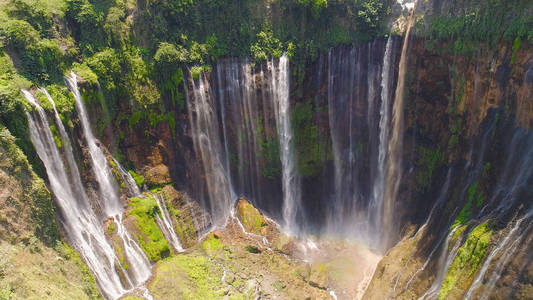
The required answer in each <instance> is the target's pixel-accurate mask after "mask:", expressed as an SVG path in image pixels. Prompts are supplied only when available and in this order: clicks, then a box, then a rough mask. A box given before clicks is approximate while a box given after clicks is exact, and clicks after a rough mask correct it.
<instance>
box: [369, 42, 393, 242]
mask: <svg viewBox="0 0 533 300" xmlns="http://www.w3.org/2000/svg"><path fill="white" fill-rule="evenodd" d="M391 48H392V37H390V36H389V38H388V39H387V45H386V46H385V54H384V55H383V68H382V73H381V107H380V110H379V115H380V118H379V149H378V161H377V175H376V178H375V179H374V188H373V190H372V202H371V204H370V207H371V209H369V213H370V214H371V215H370V219H371V222H372V224H373V226H375V228H376V232H378V233H382V230H383V229H382V227H381V225H382V224H381V216H382V212H383V201H384V192H385V166H386V162H387V145H388V141H389V116H390V112H389V110H390V97H391V95H390V82H391V78H390V69H391V65H392V64H391V60H392V55H391V51H392V49H391Z"/></svg>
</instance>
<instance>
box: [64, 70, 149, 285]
mask: <svg viewBox="0 0 533 300" xmlns="http://www.w3.org/2000/svg"><path fill="white" fill-rule="evenodd" d="M66 82H67V85H68V87H69V89H70V91H71V92H72V94H73V95H74V99H75V103H76V109H77V111H78V115H79V118H80V121H81V127H82V129H83V134H84V136H85V140H86V142H87V146H88V150H89V154H90V158H91V160H90V162H91V167H92V170H93V172H94V175H95V177H96V181H97V182H98V188H99V191H100V206H101V208H102V211H103V213H104V214H105V216H106V217H112V218H113V220H114V222H115V224H116V226H117V232H118V235H119V236H120V238H121V239H122V241H123V247H124V253H125V255H126V257H127V259H128V261H129V262H130V263H129V265H130V268H128V273H129V274H130V276H131V280H132V283H133V285H134V286H140V285H141V284H142V283H144V282H145V281H146V280H147V279H148V278H149V277H150V275H151V266H150V262H149V260H148V257H147V256H146V255H145V254H144V252H143V251H142V249H141V247H140V246H139V245H138V244H137V243H136V242H135V241H134V240H133V238H132V237H131V235H130V234H129V232H128V230H127V229H126V227H125V226H124V224H123V222H122V212H123V205H122V204H121V202H120V198H119V195H118V191H117V186H116V182H115V181H114V177H113V175H112V172H111V168H110V167H109V164H108V162H107V159H106V157H105V155H104V153H103V151H102V150H101V149H100V147H98V145H97V142H96V139H95V137H94V135H93V133H92V131H91V127H90V123H89V118H88V116H87V113H86V111H85V107H84V104H83V102H82V101H83V100H82V99H81V94H80V92H79V90H78V82H77V78H76V74H74V73H71V75H70V77H67V78H66Z"/></svg>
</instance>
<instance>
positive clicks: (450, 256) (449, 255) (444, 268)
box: [418, 227, 461, 300]
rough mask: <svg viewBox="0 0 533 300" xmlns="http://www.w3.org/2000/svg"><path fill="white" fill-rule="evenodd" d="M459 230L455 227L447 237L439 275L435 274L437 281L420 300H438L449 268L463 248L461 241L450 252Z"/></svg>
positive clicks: (439, 262)
mask: <svg viewBox="0 0 533 300" xmlns="http://www.w3.org/2000/svg"><path fill="white" fill-rule="evenodd" d="M457 228H459V227H455V228H454V229H453V230H452V231H450V233H449V234H448V236H447V237H446V240H445V241H444V245H443V247H442V252H441V255H440V257H439V261H438V267H437V274H435V280H434V281H433V284H431V286H430V287H429V289H427V291H426V292H425V293H424V294H423V295H422V296H420V297H419V298H418V300H426V299H436V298H437V297H438V296H439V292H440V289H441V287H442V283H443V282H444V278H445V276H446V273H448V268H449V267H450V265H451V264H452V262H453V260H454V259H455V256H456V255H457V252H458V251H459V247H460V246H461V243H460V241H455V243H454V246H453V248H452V250H450V251H449V252H448V247H449V244H450V241H451V239H452V237H453V235H454V233H455V231H456V230H457Z"/></svg>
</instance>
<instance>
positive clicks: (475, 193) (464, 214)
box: [452, 182, 485, 228]
mask: <svg viewBox="0 0 533 300" xmlns="http://www.w3.org/2000/svg"><path fill="white" fill-rule="evenodd" d="M484 199H485V194H484V193H483V191H482V190H481V189H480V187H479V183H478V182H474V183H473V184H472V185H471V186H470V187H469V188H468V190H467V200H466V204H465V206H463V208H462V209H461V211H460V212H459V215H458V216H457V218H456V219H455V222H454V223H453V225H452V228H454V227H455V226H458V225H463V224H466V222H467V221H468V220H469V219H470V217H471V216H472V213H473V211H474V208H480V207H481V205H482V204H483V201H484Z"/></svg>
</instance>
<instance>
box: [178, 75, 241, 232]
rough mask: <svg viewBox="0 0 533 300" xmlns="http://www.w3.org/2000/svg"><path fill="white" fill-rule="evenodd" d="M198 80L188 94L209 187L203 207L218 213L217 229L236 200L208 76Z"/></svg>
mask: <svg viewBox="0 0 533 300" xmlns="http://www.w3.org/2000/svg"><path fill="white" fill-rule="evenodd" d="M197 81H198V82H196V80H194V79H192V80H191V84H192V88H193V91H192V97H189V95H188V94H189V93H187V95H188V99H187V106H188V110H189V114H190V117H189V119H190V126H191V134H192V138H193V142H194V149H195V152H196V155H198V156H199V159H200V160H201V164H202V167H203V171H204V174H205V183H206V186H207V195H206V196H205V197H206V198H207V200H208V202H206V201H205V199H204V200H203V201H204V205H205V206H208V208H209V209H210V211H211V212H215V213H216V214H213V221H214V224H215V225H216V226H220V225H223V224H224V223H225V222H226V220H227V218H228V217H229V216H230V213H231V208H232V205H233V203H234V202H235V200H236V197H235V193H234V192H233V187H232V186H231V181H230V174H229V171H228V170H226V168H225V167H224V165H225V164H226V163H225V162H226V161H227V159H226V158H225V157H224V156H223V153H224V152H222V145H221V139H220V135H219V129H218V128H219V127H218V125H219V122H218V117H217V114H216V111H215V105H214V100H213V98H214V97H213V94H212V90H211V88H210V85H209V81H208V80H207V78H206V77H205V74H201V75H200V78H199V79H198V80H197ZM191 98H192V99H191Z"/></svg>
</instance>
